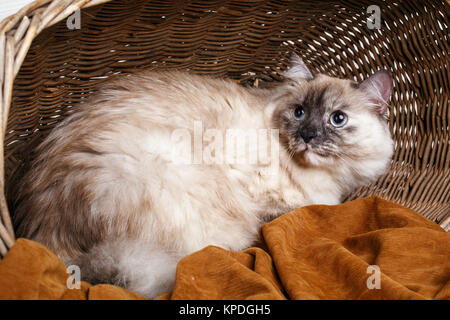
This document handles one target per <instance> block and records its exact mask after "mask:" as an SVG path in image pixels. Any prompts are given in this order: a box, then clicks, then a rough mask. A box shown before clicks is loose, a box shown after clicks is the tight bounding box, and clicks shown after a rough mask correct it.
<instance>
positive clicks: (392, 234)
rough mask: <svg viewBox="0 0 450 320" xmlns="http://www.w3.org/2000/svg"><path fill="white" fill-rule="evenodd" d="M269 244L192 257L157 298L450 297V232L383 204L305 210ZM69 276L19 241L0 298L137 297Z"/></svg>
mask: <svg viewBox="0 0 450 320" xmlns="http://www.w3.org/2000/svg"><path fill="white" fill-rule="evenodd" d="M262 237H263V240H264V242H265V245H266V246H267V251H265V250H263V249H261V248H249V249H247V250H244V251H242V252H230V251H227V250H224V249H221V248H218V247H214V246H209V247H206V248H205V249H203V250H200V251H198V252H196V253H193V254H191V255H189V256H187V257H185V258H184V259H182V260H181V261H180V263H179V264H178V267H177V276H176V282H175V287H174V289H173V291H172V292H170V293H166V294H163V295H161V296H160V297H158V299H286V298H288V299H450V235H449V234H448V233H446V232H445V231H444V230H443V229H441V228H440V227H439V226H438V225H437V224H435V223H433V222H431V221H428V220H427V219H425V218H424V217H422V216H421V215H419V214H418V213H416V212H414V211H413V210H410V209H407V208H404V207H402V206H400V205H397V204H395V203H392V202H389V201H386V200H382V199H380V198H377V197H370V198H365V199H359V200H356V201H352V202H348V203H344V204H341V205H337V206H309V207H304V208H301V209H298V210H296V211H294V212H291V213H287V214H285V215H283V216H281V217H280V218H278V219H275V220H274V221H272V222H270V223H267V224H265V225H264V226H263V228H262ZM369 266H375V267H374V268H378V269H373V268H372V267H369ZM374 270H379V275H380V278H379V285H380V287H379V289H378V288H373V285H376V284H377V283H378V282H377V281H376V276H377V274H376V271H374ZM68 276H69V274H68V273H67V271H66V269H65V267H64V265H63V264H62V262H61V261H59V260H58V259H57V258H56V257H55V256H54V255H53V254H52V253H51V252H49V251H48V250H47V249H46V248H45V247H44V246H42V245H40V244H38V243H36V242H33V241H30V240H25V239H19V240H17V241H16V243H15V244H14V246H13V248H11V250H10V251H9V252H8V254H7V255H6V256H5V258H4V259H3V260H2V261H0V299H139V298H140V297H139V296H138V295H137V294H134V293H131V292H129V291H127V290H124V289H121V288H118V287H114V286H110V285H95V286H92V285H90V284H88V283H86V282H82V284H81V288H80V289H68V288H67V286H66V281H67V278H68ZM368 283H369V284H368ZM370 288H372V289H370Z"/></svg>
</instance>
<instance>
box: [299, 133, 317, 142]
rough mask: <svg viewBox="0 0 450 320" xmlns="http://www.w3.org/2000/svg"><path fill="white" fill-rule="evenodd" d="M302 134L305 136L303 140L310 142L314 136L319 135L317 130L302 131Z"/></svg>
mask: <svg viewBox="0 0 450 320" xmlns="http://www.w3.org/2000/svg"><path fill="white" fill-rule="evenodd" d="M300 135H301V137H302V138H303V141H305V143H308V142H310V141H311V140H312V139H313V138H315V137H316V136H317V134H316V133H315V132H301V133H300Z"/></svg>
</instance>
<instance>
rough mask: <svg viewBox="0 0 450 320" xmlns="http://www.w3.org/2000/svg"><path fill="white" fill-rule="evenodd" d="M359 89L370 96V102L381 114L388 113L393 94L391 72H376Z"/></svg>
mask: <svg viewBox="0 0 450 320" xmlns="http://www.w3.org/2000/svg"><path fill="white" fill-rule="evenodd" d="M359 88H360V89H362V90H365V91H366V92H367V93H368V94H369V97H370V101H371V102H372V103H373V104H374V106H375V109H376V110H377V111H378V112H379V113H380V114H384V113H385V112H386V110H387V106H388V103H389V100H390V98H391V94H392V77H391V74H390V73H389V71H386V70H381V71H377V72H375V73H374V74H373V75H371V76H370V77H369V78H367V79H366V80H364V81H363V82H361V83H360V85H359Z"/></svg>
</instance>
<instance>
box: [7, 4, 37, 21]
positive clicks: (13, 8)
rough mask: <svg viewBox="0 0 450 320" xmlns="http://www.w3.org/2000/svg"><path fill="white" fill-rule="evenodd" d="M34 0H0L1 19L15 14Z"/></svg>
mask: <svg viewBox="0 0 450 320" xmlns="http://www.w3.org/2000/svg"><path fill="white" fill-rule="evenodd" d="M33 1H34V0H0V21H2V20H3V19H5V18H6V17H8V16H10V15H12V14H15V13H16V12H17V11H19V10H20V9H22V8H23V7H25V6H26V5H27V4H29V3H31V2H33Z"/></svg>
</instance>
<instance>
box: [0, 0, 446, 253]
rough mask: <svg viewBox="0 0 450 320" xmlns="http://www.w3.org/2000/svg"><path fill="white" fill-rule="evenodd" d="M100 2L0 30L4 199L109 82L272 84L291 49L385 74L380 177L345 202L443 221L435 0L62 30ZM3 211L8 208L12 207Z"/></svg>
mask: <svg viewBox="0 0 450 320" xmlns="http://www.w3.org/2000/svg"><path fill="white" fill-rule="evenodd" d="M101 2H105V1H104V0H102V1H88V0H83V1H81V0H78V1H45V0H42V1H36V2H35V3H34V5H32V6H29V7H28V8H26V9H24V10H23V11H22V12H19V13H18V14H17V15H16V16H15V17H13V18H12V19H10V20H7V21H6V22H5V21H4V22H3V23H2V24H0V66H1V67H2V68H3V69H1V70H0V80H1V81H2V88H3V97H0V101H1V102H2V110H3V113H2V116H3V132H4V134H5V140H4V146H3V147H4V168H3V170H4V176H5V179H4V182H3V187H4V190H5V192H6V198H7V200H11V199H12V194H13V192H14V187H15V186H17V184H18V182H19V181H20V179H21V176H22V175H23V172H24V171H25V170H26V169H27V164H28V163H29V161H30V159H31V158H32V157H33V154H32V152H31V150H32V149H33V147H34V146H36V144H37V143H39V141H41V139H42V138H43V137H44V136H45V135H46V134H47V133H48V132H49V131H50V130H51V129H52V128H53V127H54V126H55V124H57V123H58V122H59V121H61V120H62V119H63V118H64V117H65V116H67V115H68V114H70V112H71V110H72V106H73V105H74V104H76V103H78V102H80V101H82V100H83V99H85V98H86V97H87V96H89V95H90V94H91V93H92V92H93V91H94V90H95V86H96V85H98V84H99V83H101V82H103V81H107V79H108V78H109V77H111V76H114V75H116V74H119V73H127V72H132V71H133V70H136V69H144V68H145V69H184V70H190V71H192V72H196V73H200V74H212V75H217V76H224V77H229V78H232V79H235V80H236V81H238V82H240V83H242V84H243V85H249V86H255V85H258V86H261V85H265V84H270V83H271V82H273V81H278V80H279V79H280V77H281V76H280V74H281V72H282V71H283V70H285V69H286V67H287V57H288V56H289V52H290V51H292V50H295V51H296V52H297V53H299V55H301V56H302V57H303V59H304V60H305V62H306V63H307V64H308V65H309V66H310V67H311V69H313V70H314V71H316V72H322V73H326V74H329V75H332V76H338V77H345V78H353V79H355V80H362V79H363V78H364V77H367V76H368V75H369V74H371V73H373V72H374V71H375V70H378V69H384V68H386V69H389V70H391V72H392V74H393V76H394V82H395V83H394V95H393V98H392V102H391V105H390V115H391V116H390V128H391V131H392V133H393V135H394V137H395V141H396V151H395V155H394V159H393V163H392V166H391V169H390V171H389V173H388V174H386V175H385V176H384V177H382V178H381V179H380V180H379V181H378V182H377V183H375V184H373V185H370V186H368V187H365V188H361V189H360V190H357V191H356V192H355V193H354V194H352V195H350V196H349V198H348V199H355V198H357V197H363V196H368V195H374V194H376V195H380V196H382V197H384V198H387V199H391V200H393V201H396V202H398V203H401V204H404V205H406V206H408V207H411V208H413V209H415V210H417V211H418V212H420V213H421V214H423V215H424V216H426V217H428V218H429V219H431V220H433V221H435V222H437V223H442V224H443V225H444V224H446V222H445V221H446V220H449V219H447V218H448V217H449V216H450V204H449V201H450V169H449V167H450V156H449V153H450V152H449V131H448V126H449V124H448V122H449V113H450V109H449V88H450V86H449V72H448V61H449V46H448V40H449V35H448V24H449V5H448V4H446V2H445V1H395V2H393V1H392V2H391V1H386V2H384V1H374V0H370V1H362V0H358V1H284V0H279V1H259V0H258V1H257V0H251V1H144V0H132V1H125V0H122V1H110V2H106V3H104V4H100V5H96V6H92V7H90V8H86V9H83V10H82V11H81V15H80V18H81V19H80V22H81V24H80V29H73V30H71V29H69V28H68V26H67V24H66V17H68V16H69V15H71V14H72V13H74V11H75V10H76V9H77V8H78V7H82V6H87V5H93V4H96V3H101ZM369 5H378V6H379V7H380V8H381V19H382V24H381V28H380V29H369V28H368V26H367V22H366V19H367V16H368V14H367V11H366V10H367V7H368V6H369ZM58 21H60V22H58ZM52 24H53V25H52ZM50 25H52V26H50ZM48 26H50V27H48ZM32 28H34V29H32ZM30 30H31V31H30ZM30 34H31V35H30ZM37 34H39V35H37ZM36 35H37V37H36ZM31 41H32V42H31ZM8 50H12V51H13V52H15V54H14V55H11V54H9V55H8ZM2 53H3V55H2ZM12 56H14V58H12ZM22 60H23V61H22ZM16 73H17V76H16V77H15V80H14V81H13V82H12V81H11V80H12V79H14V75H15V74H16ZM11 78H12V79H11ZM8 83H9V84H8ZM11 89H12V90H11ZM8 108H9V114H8V112H7V111H8ZM0 209H1V210H2V214H3V218H2V220H3V225H4V227H3V226H2V227H0V236H1V235H2V234H3V235H5V233H7V232H8V231H9V232H10V227H9V226H10V224H9V222H8V221H7V217H6V216H7V214H8V213H7V212H8V211H7V208H6V206H5V199H3V201H0ZM9 209H10V211H11V213H13V212H14V204H13V203H12V202H11V201H9ZM0 226H1V224H0ZM2 228H3V229H2ZM3 239H5V238H4V237H3ZM11 239H13V237H12V236H10V239H7V240H4V243H5V246H4V247H9V246H10V244H11V241H12V240H11ZM2 245H3V244H2ZM2 245H0V253H1V252H2V251H3V252H4V250H2Z"/></svg>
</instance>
